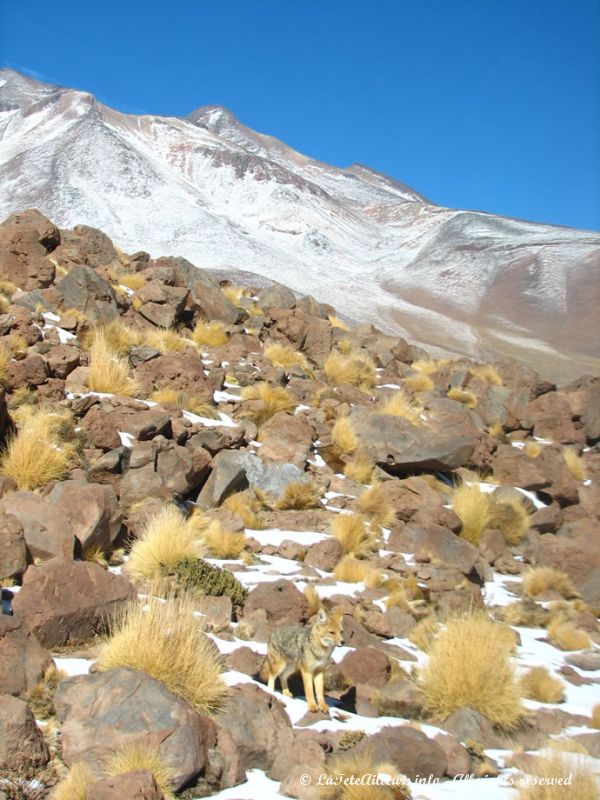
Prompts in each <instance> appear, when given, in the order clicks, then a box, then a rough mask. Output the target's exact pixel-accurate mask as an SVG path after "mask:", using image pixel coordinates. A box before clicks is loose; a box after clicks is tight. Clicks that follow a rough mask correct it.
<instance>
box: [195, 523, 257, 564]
mask: <svg viewBox="0 0 600 800" xmlns="http://www.w3.org/2000/svg"><path fill="white" fill-rule="evenodd" d="M201 536H202V542H203V543H204V545H205V546H206V547H207V548H208V549H209V550H210V552H211V554H212V555H213V556H214V557H215V558H240V556H241V555H242V553H243V552H244V550H245V549H246V543H247V542H246V534H245V533H244V532H243V531H230V530H227V529H226V528H224V527H223V525H222V524H221V523H220V522H219V520H213V521H212V522H211V523H210V525H209V526H208V527H207V528H206V529H205V530H204V531H203V532H202V534H201Z"/></svg>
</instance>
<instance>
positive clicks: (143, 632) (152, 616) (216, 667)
mask: <svg viewBox="0 0 600 800" xmlns="http://www.w3.org/2000/svg"><path fill="white" fill-rule="evenodd" d="M194 609H195V605H194V601H193V599H192V598H191V597H189V596H187V595H185V594H183V595H180V596H178V597H169V598H168V599H167V600H166V601H161V600H159V599H158V598H155V597H149V598H148V599H147V600H146V601H145V602H143V603H142V602H139V601H132V602H130V603H129V604H128V605H127V606H126V607H125V609H124V610H123V611H122V613H121V614H119V615H118V616H117V617H116V618H115V619H113V620H112V622H111V626H110V635H109V637H108V638H107V640H106V641H105V642H104V644H103V645H102V646H101V648H100V651H99V654H98V660H97V664H98V667H99V669H100V670H101V671H105V670H109V669H115V668H117V667H125V668H126V669H138V670H141V671H142V672H146V673H147V674H148V675H150V676H152V677H153V678H155V679H156V680H157V681H160V682H161V683H163V684H164V685H165V686H166V687H167V689H169V691H171V692H173V694H175V695H177V697H181V698H182V699H183V700H185V701H186V702H187V703H189V704H190V705H191V706H192V708H195V709H196V710H197V711H199V712H201V713H204V714H208V715H209V716H212V715H214V714H216V713H217V712H218V711H219V710H220V709H221V708H222V707H223V705H224V703H225V701H226V699H227V697H228V695H229V690H228V687H227V686H226V685H225V683H224V682H223V680H222V677H221V673H222V671H223V664H222V662H221V658H220V656H219V655H218V653H216V652H215V647H214V645H213V643H212V642H211V641H210V639H208V638H207V637H206V636H205V635H204V634H202V632H201V631H200V628H199V625H198V622H197V621H196V619H195V617H194Z"/></svg>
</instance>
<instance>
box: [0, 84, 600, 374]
mask: <svg viewBox="0 0 600 800" xmlns="http://www.w3.org/2000/svg"><path fill="white" fill-rule="evenodd" d="M0 182H1V183H0V185H1V186H2V193H1V196H0V217H1V218H5V217H6V216H8V215H9V214H11V213H13V212H15V211H19V210H23V209H25V208H32V207H35V208H38V209H39V210H40V211H42V213H44V214H46V215H47V216H49V217H50V218H51V219H52V220H53V221H55V222H57V223H58V224H59V225H61V226H62V227H72V226H73V225H76V224H79V223H84V224H87V225H92V226H94V227H97V228H100V229H102V230H103V231H105V232H107V233H108V234H109V235H111V236H112V237H113V239H114V240H115V242H116V243H117V244H118V245H119V246H120V247H122V248H123V249H124V250H126V251H129V252H132V251H135V250H139V249H141V248H144V249H150V250H151V254H152V255H153V256H159V255H181V256H185V257H186V258H188V259H189V260H190V261H192V262H193V263H195V264H197V265H198V266H202V267H208V268H219V269H227V270H232V269H233V270H236V269H240V270H249V271H252V272H255V273H258V274H260V275H264V276H266V277H268V278H271V279H275V280H278V281H280V282H282V283H285V284H287V285H288V286H290V287H291V288H292V289H294V290H296V291H298V292H301V293H310V294H313V295H315V297H317V298H318V299H319V300H321V301H324V302H329V303H332V304H333V305H334V306H335V307H336V308H337V309H338V311H339V312H340V314H342V315H346V316H348V317H350V318H351V319H353V320H356V321H365V322H373V323H374V324H376V325H377V326H378V327H380V328H381V329H383V330H387V331H392V332H397V333H400V334H403V335H406V336H408V337H409V338H410V339H411V340H414V341H417V342H420V343H423V344H425V345H427V346H429V347H432V346H433V347H436V346H437V347H440V348H442V349H447V350H451V351H454V352H459V353H466V354H468V355H472V356H476V357H482V358H493V357H497V356H499V355H511V356H514V357H517V358H522V359H524V360H526V361H528V362H529V363H530V364H532V365H533V366H535V368H536V369H538V371H540V372H541V373H543V374H546V375H548V376H550V377H553V378H555V379H557V380H566V379H568V378H570V377H574V376H576V375H579V374H582V373H583V372H598V371H600V337H599V336H598V331H599V330H600V312H599V311H598V309H599V308H600V234H597V233H592V232H585V231H577V230H574V229H570V228H562V227H557V226H549V225H540V224H535V223H530V222H524V221H520V220H514V219H508V218H504V217H498V216H493V215H490V214H485V213H480V212H473V211H457V210H452V209H447V208H441V207H439V206H436V205H434V204H433V203H431V202H429V201H428V200H426V199H425V198H424V197H422V196H421V195H420V194H418V193H417V192H415V191H414V190H413V189H411V188H410V187H408V186H405V185H404V184H402V183H399V182H398V181H395V180H393V179H391V178H388V177H386V176H385V175H382V174H379V173H377V172H375V171H374V170H371V169H369V168H367V167H364V166H360V165H357V164H355V165H352V166H350V167H348V168H345V169H339V168H336V167H332V166H329V165H327V164H323V163H321V162H318V161H315V160H313V159H311V158H308V157H307V156H304V155H302V154H301V153H298V152H296V151H295V150H293V149H291V148H290V147H287V146H286V145H285V144H283V143H282V142H280V141H278V140H277V139H274V138H273V137H270V136H266V135H264V134H260V133H256V132H255V131H253V130H251V129H250V128H247V127H245V126H244V125H243V124H242V123H240V122H239V121H238V120H237V119H236V118H235V117H234V116H233V115H232V114H230V113H229V112H228V111H226V110H225V109H224V108H220V107H218V106H204V107H202V108H199V109H198V110H197V111H194V112H193V113H192V114H190V115H189V116H188V117H186V118H184V119H182V118H177V117H160V116H150V115H144V116H135V115H130V114H123V113H121V112H118V111H115V110H113V109H111V108H109V107H107V106H105V105H103V104H101V103H99V102H98V101H97V100H96V99H95V98H94V97H93V96H92V95H90V94H88V93H85V92H80V91H74V90H71V89H63V88H60V87H58V86H51V85H47V84H43V83H39V82H37V81H34V80H32V79H30V78H28V77H25V76H23V75H21V74H19V73H18V72H15V71H13V70H0Z"/></svg>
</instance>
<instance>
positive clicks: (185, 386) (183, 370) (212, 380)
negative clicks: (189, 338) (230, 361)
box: [135, 351, 223, 400]
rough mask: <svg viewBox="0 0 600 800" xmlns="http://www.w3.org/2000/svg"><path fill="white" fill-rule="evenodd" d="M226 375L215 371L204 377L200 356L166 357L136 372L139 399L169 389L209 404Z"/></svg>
mask: <svg viewBox="0 0 600 800" xmlns="http://www.w3.org/2000/svg"><path fill="white" fill-rule="evenodd" d="M222 377H223V373H220V372H219V371H218V370H212V371H211V373H210V375H209V376H206V375H205V374H204V364H203V363H202V359H201V358H200V356H199V355H198V354H197V353H192V352H191V351H187V352H183V353H163V354H162V355H159V356H157V357H156V358H152V359H150V360H149V361H143V362H142V363H141V364H139V366H138V367H137V368H136V370H135V380H136V382H137V383H138V385H139V387H140V397H149V396H150V395H151V394H152V392H153V391H155V390H156V389H162V388H165V387H166V388H169V389H175V390H177V391H182V392H190V393H191V394H193V395H200V396H202V397H204V398H206V399H207V400H208V399H210V398H211V397H212V393H213V391H214V390H215V389H219V388H220V384H221V382H222Z"/></svg>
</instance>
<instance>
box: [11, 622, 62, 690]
mask: <svg viewBox="0 0 600 800" xmlns="http://www.w3.org/2000/svg"><path fill="white" fill-rule="evenodd" d="M51 663H52V658H51V656H50V653H49V652H48V651H47V650H45V649H44V648H43V647H42V646H41V644H40V643H39V641H38V640H37V638H36V636H35V635H34V634H33V633H32V632H31V631H30V630H29V628H28V627H27V625H26V624H25V621H24V619H23V617H21V616H19V615H15V616H12V617H11V616H5V615H0V694H12V695H16V696H17V697H26V696H27V694H28V693H29V692H30V691H31V690H32V689H33V687H34V686H35V685H36V683H37V682H38V681H39V680H40V678H41V677H42V675H43V674H44V672H45V671H46V669H47V668H48V667H49V666H50V664H51Z"/></svg>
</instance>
